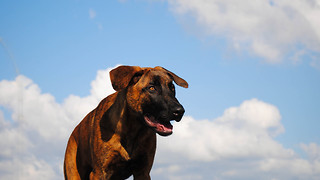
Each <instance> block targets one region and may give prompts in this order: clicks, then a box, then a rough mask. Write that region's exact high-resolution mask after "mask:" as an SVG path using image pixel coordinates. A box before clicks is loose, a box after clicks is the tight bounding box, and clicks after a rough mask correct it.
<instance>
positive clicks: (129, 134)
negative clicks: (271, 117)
mask: <svg viewBox="0 0 320 180" xmlns="http://www.w3.org/2000/svg"><path fill="white" fill-rule="evenodd" d="M110 78H111V82H112V86H113V88H114V89H115V90H116V92H115V93H114V94H111V95H110V96H108V97H106V98H105V99H103V100H102V101H101V102H100V104H99V105H98V107H97V108H96V109H94V110H93V111H91V112H90V113H89V114H88V115H87V116H86V117H85V118H84V119H83V120H82V121H81V122H80V124H79V125H78V126H77V127H76V128H75V129H74V131H73V132H72V134H71V136H70V138H69V141H68V145H67V149H66V154H65V160H64V174H65V179H68V180H70V179H82V180H83V179H114V180H121V179H126V178H128V177H130V176H131V175H133V177H134V179H135V180H138V179H140V180H148V179H150V175H149V173H150V170H151V167H152V164H153V159H154V155H155V151H156V133H158V134H160V135H162V136H168V135H170V134H172V125H171V123H170V121H171V120H176V121H180V120H181V118H182V116H183V114H184V108H183V107H182V105H181V104H180V103H179V102H178V100H177V99H176V98H175V87H174V85H173V83H172V81H174V82H175V83H176V84H177V85H179V86H182V87H184V88H187V87H188V83H187V82H186V81H185V80H183V79H182V78H180V77H178V76H177V75H175V74H174V73H172V72H170V71H168V70H166V69H164V68H162V67H155V68H141V67H138V66H119V67H117V68H115V69H113V70H112V71H111V72H110Z"/></svg>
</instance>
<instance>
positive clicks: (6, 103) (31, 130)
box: [0, 69, 320, 180]
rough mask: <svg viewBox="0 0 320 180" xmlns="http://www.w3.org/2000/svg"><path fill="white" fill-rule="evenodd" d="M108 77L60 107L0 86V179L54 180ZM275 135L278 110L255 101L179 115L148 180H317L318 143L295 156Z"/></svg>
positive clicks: (14, 84)
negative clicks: (217, 111) (208, 116)
mask: <svg viewBox="0 0 320 180" xmlns="http://www.w3.org/2000/svg"><path fill="white" fill-rule="evenodd" d="M109 71H110V69H107V70H101V71H98V72H97V76H96V78H95V80H93V81H92V83H91V90H90V95H88V96H86V97H79V96H76V95H70V96H69V97H67V98H66V99H65V100H64V101H63V102H62V103H61V104H60V103H58V102H56V101H55V98H54V96H53V95H51V94H48V93H43V92H41V89H40V87H39V86H38V85H37V84H35V83H34V82H32V80H31V79H29V78H27V77H25V76H18V77H17V78H16V79H15V80H13V81H7V80H2V81H0V106H1V110H0V125H1V126H0V146H1V152H0V179H61V178H62V176H63V173H62V162H63V157H64V150H65V147H66V143H67V139H68V137H69V135H70V133H71V132H72V130H73V128H74V127H75V126H76V125H77V124H78V123H79V122H80V120H81V119H82V118H83V117H84V116H85V115H86V114H87V113H88V112H89V111H91V110H92V109H93V108H95V107H96V106H97V104H98V103H99V102H100V100H101V99H102V98H104V97H106V96H107V95H108V94H110V93H112V92H114V91H113V89H112V86H111V83H110V81H109V74H108V73H109ZM21 104H22V106H21ZM4 112H6V113H11V119H10V118H8V117H6V116H5V115H4ZM283 132H284V127H283V126H282V124H281V115H280V112H279V110H278V108H277V107H275V106H274V105H272V104H268V103H265V102H263V101H261V100H257V99H251V100H247V101H244V102H243V103H242V104H241V105H239V106H237V107H230V108H228V109H226V110H225V111H224V113H223V115H222V116H221V117H218V118H216V119H214V120H196V119H194V118H192V117H190V116H189V117H184V118H183V120H182V121H181V122H179V123H175V125H174V134H173V135H172V136H169V137H166V138H164V137H159V138H158V139H159V140H158V149H157V155H156V160H155V165H154V168H153V171H152V177H153V179H172V180H178V179H257V177H259V179H270V177H273V178H275V179H293V178H296V177H298V178H297V179H303V178H306V179H317V178H318V179H319V177H320V158H319V154H320V148H319V145H318V144H315V143H310V144H303V143H302V144H301V149H302V150H303V151H305V152H306V154H307V155H308V158H302V157H300V156H298V155H297V153H296V152H295V151H294V150H292V149H288V148H285V147H283V146H282V144H281V143H279V142H277V141H276V140H275V139H274V138H275V137H276V136H277V135H279V134H281V133H283ZM283 169H286V170H285V171H283ZM260 177H261V178H260ZM300 177H303V178H300Z"/></svg>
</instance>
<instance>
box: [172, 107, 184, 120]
mask: <svg viewBox="0 0 320 180" xmlns="http://www.w3.org/2000/svg"><path fill="white" fill-rule="evenodd" d="M183 114H184V108H183V107H182V106H181V105H180V106H177V107H175V108H174V110H173V117H174V120H176V121H177V122H179V121H180V120H181V118H182V116H183Z"/></svg>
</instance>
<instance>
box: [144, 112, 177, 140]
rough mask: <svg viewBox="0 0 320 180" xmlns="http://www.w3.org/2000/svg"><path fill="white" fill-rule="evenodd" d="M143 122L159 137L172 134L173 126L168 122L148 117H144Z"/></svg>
mask: <svg viewBox="0 0 320 180" xmlns="http://www.w3.org/2000/svg"><path fill="white" fill-rule="evenodd" d="M144 121H145V122H146V123H147V125H148V126H150V127H151V128H152V129H154V130H155V131H156V132H157V133H158V134H159V135H161V136H169V135H171V134H172V129H173V126H172V124H171V122H170V121H164V120H159V119H156V118H155V117H154V116H149V115H145V116H144Z"/></svg>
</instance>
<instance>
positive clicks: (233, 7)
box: [168, 0, 320, 63]
mask: <svg viewBox="0 0 320 180" xmlns="http://www.w3.org/2000/svg"><path fill="white" fill-rule="evenodd" d="M168 2H169V4H170V7H171V9H172V11H173V12H174V13H175V14H177V16H178V17H179V18H184V17H187V18H190V17H192V18H193V19H195V22H196V24H197V25H198V27H199V28H200V29H201V30H200V31H201V32H202V33H203V32H204V33H205V34H207V35H209V36H210V35H218V36H223V37H225V38H227V39H228V40H229V42H230V43H231V44H232V46H233V47H234V48H235V49H237V50H242V51H246V52H250V53H253V54H255V55H257V56H260V57H262V58H264V59H265V60H266V61H267V62H270V63H278V62H281V61H282V60H283V59H284V58H285V57H287V56H288V57H296V55H295V54H296V52H297V51H298V52H299V51H301V50H304V51H305V52H308V54H309V55H311V54H312V52H316V53H319V52H320V21H319V20H318V19H319V18H318V17H320V1H319V0H312V1H308V0H303V1H301V0H293V1H292V0H278V1H270V0H261V1H250V0H244V1H237V0H224V1H219V0H211V1H207V0H198V1H192V0H168ZM183 22H184V23H186V22H189V23H190V22H192V21H190V20H189V21H183ZM188 27H193V26H188ZM289 59H290V58H289Z"/></svg>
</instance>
